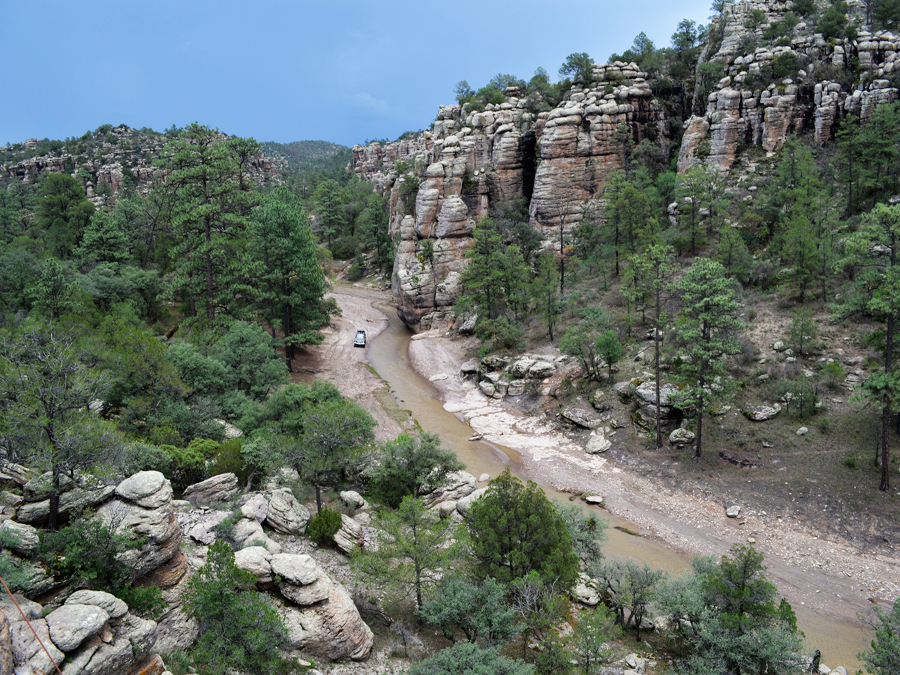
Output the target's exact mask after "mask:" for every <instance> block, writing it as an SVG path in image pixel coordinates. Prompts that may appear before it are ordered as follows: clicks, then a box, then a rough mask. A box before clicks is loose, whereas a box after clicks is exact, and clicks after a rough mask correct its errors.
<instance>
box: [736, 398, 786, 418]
mask: <svg viewBox="0 0 900 675" xmlns="http://www.w3.org/2000/svg"><path fill="white" fill-rule="evenodd" d="M741 412H742V413H744V416H745V417H746V418H747V419H749V420H752V421H753V422H765V421H766V420H770V419H772V418H774V417H776V416H777V415H778V413H780V412H781V405H780V404H778V403H773V404H772V405H748V406H746V407H744V408H741Z"/></svg>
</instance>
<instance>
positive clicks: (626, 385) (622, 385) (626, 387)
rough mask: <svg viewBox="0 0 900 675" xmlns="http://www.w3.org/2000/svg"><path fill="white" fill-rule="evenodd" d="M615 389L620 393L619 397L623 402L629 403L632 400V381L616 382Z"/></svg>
mask: <svg viewBox="0 0 900 675" xmlns="http://www.w3.org/2000/svg"><path fill="white" fill-rule="evenodd" d="M613 391H615V392H616V394H618V395H619V399H620V400H621V401H622V402H623V403H628V401H630V400H631V397H632V393H633V390H632V388H631V382H627V381H626V382H616V383H615V384H614V385H613Z"/></svg>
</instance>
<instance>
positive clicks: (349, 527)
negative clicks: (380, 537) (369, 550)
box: [334, 513, 362, 555]
mask: <svg viewBox="0 0 900 675" xmlns="http://www.w3.org/2000/svg"><path fill="white" fill-rule="evenodd" d="M361 537H362V526H361V525H360V524H359V523H357V522H356V521H355V520H353V519H352V518H350V517H349V516H346V515H344V514H343V513H342V514H341V529H339V530H338V531H337V532H335V534H334V545H335V546H337V547H338V548H339V549H340V550H341V551H343V552H344V553H346V554H347V555H350V554H351V553H353V552H354V551H356V550H357V549H358V548H359V545H360V539H361Z"/></svg>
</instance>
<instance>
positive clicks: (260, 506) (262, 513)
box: [241, 494, 269, 523]
mask: <svg viewBox="0 0 900 675" xmlns="http://www.w3.org/2000/svg"><path fill="white" fill-rule="evenodd" d="M241 513H242V514H243V516H244V518H252V519H253V520H255V521H256V522H257V523H262V522H263V521H264V520H265V519H266V517H267V516H268V514H269V500H267V499H266V498H265V496H263V495H260V494H256V495H252V496H250V498H249V499H248V500H247V501H246V502H244V504H243V505H242V506H241Z"/></svg>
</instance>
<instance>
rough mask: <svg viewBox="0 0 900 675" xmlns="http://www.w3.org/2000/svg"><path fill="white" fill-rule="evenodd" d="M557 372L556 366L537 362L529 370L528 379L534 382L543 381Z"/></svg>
mask: <svg viewBox="0 0 900 675" xmlns="http://www.w3.org/2000/svg"><path fill="white" fill-rule="evenodd" d="M555 372H556V366H555V365H554V364H552V363H548V362H547V361H537V362H536V363H535V364H534V365H532V366H531V368H529V369H528V377H530V378H531V379H532V380H543V379H544V378H545V377H550V376H551V375H553V373H555Z"/></svg>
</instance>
